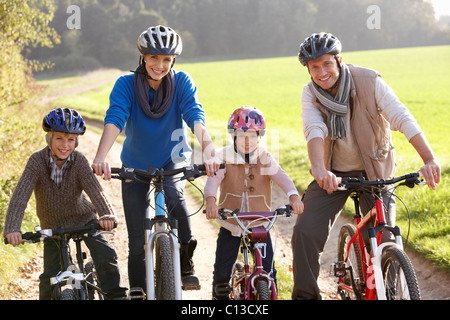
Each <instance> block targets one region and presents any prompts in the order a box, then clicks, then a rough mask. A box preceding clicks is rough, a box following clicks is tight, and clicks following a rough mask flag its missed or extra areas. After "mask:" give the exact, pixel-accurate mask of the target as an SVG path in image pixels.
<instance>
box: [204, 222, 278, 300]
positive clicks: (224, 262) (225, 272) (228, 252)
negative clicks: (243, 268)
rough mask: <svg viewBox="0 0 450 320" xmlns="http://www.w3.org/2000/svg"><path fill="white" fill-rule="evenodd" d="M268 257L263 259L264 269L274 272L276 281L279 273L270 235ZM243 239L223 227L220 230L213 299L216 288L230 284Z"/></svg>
mask: <svg viewBox="0 0 450 320" xmlns="http://www.w3.org/2000/svg"><path fill="white" fill-rule="evenodd" d="M266 243H267V246H266V257H265V258H263V269H264V271H266V272H267V273H269V272H270V271H271V270H272V267H273V274H272V277H273V278H274V279H275V281H276V274H277V271H276V269H275V264H274V262H273V248H272V240H271V238H270V233H268V234H267V242H266ZM240 244H241V237H234V236H233V235H232V234H231V232H230V231H229V230H227V229H225V228H223V227H221V228H220V230H219V235H218V237H217V247H216V260H215V263H214V273H213V297H216V294H215V288H216V286H217V285H223V284H228V283H229V281H230V278H231V272H232V271H233V265H234V263H235V262H236V259H237V257H238V254H239V247H240Z"/></svg>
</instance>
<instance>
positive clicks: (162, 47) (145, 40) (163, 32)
mask: <svg viewBox="0 0 450 320" xmlns="http://www.w3.org/2000/svg"><path fill="white" fill-rule="evenodd" d="M137 47H138V49H139V52H140V53H142V54H152V55H180V54H181V51H182V50H183V43H182V42H181V37H180V36H179V35H178V34H177V33H176V32H175V31H174V30H173V29H172V28H169V27H165V26H161V25H159V26H155V27H150V28H148V29H147V30H145V31H144V32H142V33H141V35H140V36H139V38H138V42H137Z"/></svg>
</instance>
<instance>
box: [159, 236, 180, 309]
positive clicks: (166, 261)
mask: <svg viewBox="0 0 450 320" xmlns="http://www.w3.org/2000/svg"><path fill="white" fill-rule="evenodd" d="M172 250H173V248H172V241H171V239H170V237H169V236H168V235H166V234H161V235H159V236H158V237H157V239H156V243H155V251H156V255H155V260H156V261H155V262H156V263H155V298H156V299H157V300H175V299H176V297H175V275H174V265H173V256H172V252H173V251H172Z"/></svg>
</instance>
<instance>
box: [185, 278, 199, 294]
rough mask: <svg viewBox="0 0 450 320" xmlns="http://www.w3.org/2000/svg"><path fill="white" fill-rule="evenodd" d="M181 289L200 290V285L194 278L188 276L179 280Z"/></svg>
mask: <svg viewBox="0 0 450 320" xmlns="http://www.w3.org/2000/svg"><path fill="white" fill-rule="evenodd" d="M181 289H182V290H184V291H189V290H200V289H201V285H200V283H199V281H198V278H197V277H196V276H192V275H188V276H184V277H182V278H181Z"/></svg>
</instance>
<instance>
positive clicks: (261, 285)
mask: <svg viewBox="0 0 450 320" xmlns="http://www.w3.org/2000/svg"><path fill="white" fill-rule="evenodd" d="M255 298H256V300H270V290H269V285H268V284H267V281H266V280H259V281H258V282H257V283H256V295H255Z"/></svg>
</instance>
